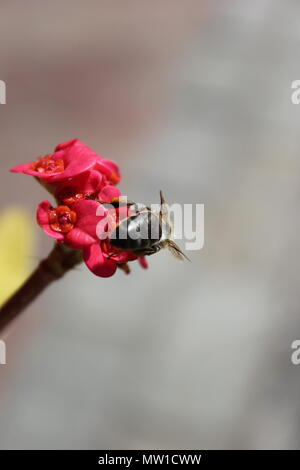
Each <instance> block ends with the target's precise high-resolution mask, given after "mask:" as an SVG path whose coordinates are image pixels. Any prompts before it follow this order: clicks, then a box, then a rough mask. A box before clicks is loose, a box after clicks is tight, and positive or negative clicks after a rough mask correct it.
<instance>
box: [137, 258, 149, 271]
mask: <svg viewBox="0 0 300 470" xmlns="http://www.w3.org/2000/svg"><path fill="white" fill-rule="evenodd" d="M138 260H139V263H140V265H141V266H142V268H144V269H147V268H148V261H147V260H146V258H145V256H141V257H140V258H138Z"/></svg>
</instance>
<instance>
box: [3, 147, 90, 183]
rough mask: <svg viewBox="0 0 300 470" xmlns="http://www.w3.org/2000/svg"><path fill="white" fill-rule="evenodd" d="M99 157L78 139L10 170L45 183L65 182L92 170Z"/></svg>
mask: <svg viewBox="0 0 300 470" xmlns="http://www.w3.org/2000/svg"><path fill="white" fill-rule="evenodd" d="M98 159H99V156H98V155H97V154H96V152H95V151H94V150H92V149H91V148H90V147H88V146H87V145H85V144H84V143H83V142H81V141H80V140H78V139H74V140H69V141H68V142H64V143H62V144H59V145H58V146H57V147H56V149H55V151H54V153H52V154H50V155H46V156H44V157H42V158H38V159H37V160H36V161H34V162H29V163H24V164H22V165H18V166H16V167H15V168H12V170H11V171H12V172H14V173H25V174H26V175H31V176H35V177H37V178H40V179H41V180H43V181H45V182H46V183H57V182H61V181H66V180H67V179H68V178H72V177H74V176H77V175H79V174H81V173H83V172H84V171H87V170H89V169H90V168H92V167H93V166H94V165H95V163H96V161H97V160H98Z"/></svg>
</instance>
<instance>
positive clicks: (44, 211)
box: [36, 201, 64, 241]
mask: <svg viewBox="0 0 300 470" xmlns="http://www.w3.org/2000/svg"><path fill="white" fill-rule="evenodd" d="M51 209H52V206H51V204H50V202H49V201H42V202H41V203H40V204H39V205H38V209H37V214H36V220H37V223H38V224H39V225H40V226H41V227H42V229H43V230H44V232H45V233H46V234H47V235H49V237H52V238H55V239H56V240H57V241H63V240H64V235H63V234H62V233H59V232H55V231H54V230H52V228H51V227H50V224H49V211H50V210H51Z"/></svg>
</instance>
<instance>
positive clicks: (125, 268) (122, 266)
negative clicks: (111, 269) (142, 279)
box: [118, 263, 130, 274]
mask: <svg viewBox="0 0 300 470" xmlns="http://www.w3.org/2000/svg"><path fill="white" fill-rule="evenodd" d="M118 268H120V269H122V271H124V273H125V274H129V273H130V267H129V265H128V263H119V264H118Z"/></svg>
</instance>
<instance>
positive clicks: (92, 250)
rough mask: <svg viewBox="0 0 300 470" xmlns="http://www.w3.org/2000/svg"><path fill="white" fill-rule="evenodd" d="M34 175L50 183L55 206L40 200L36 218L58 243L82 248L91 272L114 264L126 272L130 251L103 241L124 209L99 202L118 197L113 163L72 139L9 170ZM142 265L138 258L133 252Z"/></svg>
mask: <svg viewBox="0 0 300 470" xmlns="http://www.w3.org/2000/svg"><path fill="white" fill-rule="evenodd" d="M11 171H12V172H15V173H24V174H26V175H31V176H35V177H36V178H38V179H39V180H40V181H41V182H43V183H45V184H46V185H48V187H49V185H50V188H51V192H52V193H53V194H54V195H55V198H56V200H57V203H58V206H57V207H53V206H52V205H51V204H50V202H49V201H42V202H41V203H40V204H39V206H38V210H37V222H38V223H39V225H40V226H41V227H42V229H43V230H44V232H45V233H46V234H47V235H49V236H50V237H52V238H54V239H55V240H56V241H57V242H59V243H66V244H68V245H69V246H70V247H72V248H74V249H79V250H82V253H83V259H84V261H85V263H86V265H87V266H88V268H89V269H90V270H91V271H92V272H93V273H94V274H96V275H97V276H101V277H109V276H112V275H113V274H114V273H115V272H116V269H117V267H118V266H120V267H122V268H123V269H124V270H125V272H129V269H128V267H127V265H126V263H127V262H128V261H133V260H136V259H137V256H135V255H134V254H133V252H131V251H120V250H119V249H117V248H115V247H113V246H112V245H111V244H110V242H109V233H110V231H111V230H113V228H114V227H115V225H116V224H117V223H118V221H119V220H120V218H122V217H124V216H125V217H126V216H127V215H128V209H127V208H125V209H126V210H125V212H124V207H123V208H122V209H120V210H119V211H118V210H117V213H116V212H115V211H113V213H112V212H111V211H110V209H109V208H107V207H105V206H104V205H103V204H101V203H110V202H111V201H112V200H113V199H116V198H119V197H121V192H120V190H119V189H118V188H117V187H116V186H115V185H116V184H117V183H118V182H119V181H120V178H121V175H120V171H119V168H118V165H117V164H116V163H115V162H113V161H111V160H107V159H105V158H102V157H101V156H100V155H98V154H97V153H96V152H95V151H94V150H92V149H91V148H89V147H88V146H87V145H85V144H84V143H83V142H81V141H80V140H78V139H74V140H70V141H68V142H64V143H61V144H59V145H57V147H56V148H55V151H54V153H52V154H50V155H46V156H44V157H40V158H38V159H37V160H36V161H35V162H29V163H24V164H22V165H18V166H16V167H15V168H13V169H12V170H11ZM138 259H139V261H140V264H141V265H142V266H143V267H147V263H146V260H145V259H144V258H138Z"/></svg>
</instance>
